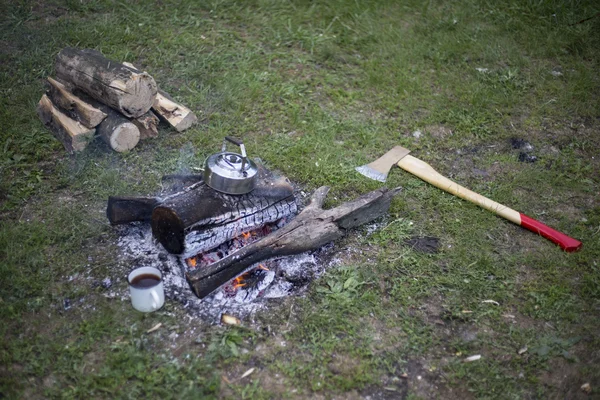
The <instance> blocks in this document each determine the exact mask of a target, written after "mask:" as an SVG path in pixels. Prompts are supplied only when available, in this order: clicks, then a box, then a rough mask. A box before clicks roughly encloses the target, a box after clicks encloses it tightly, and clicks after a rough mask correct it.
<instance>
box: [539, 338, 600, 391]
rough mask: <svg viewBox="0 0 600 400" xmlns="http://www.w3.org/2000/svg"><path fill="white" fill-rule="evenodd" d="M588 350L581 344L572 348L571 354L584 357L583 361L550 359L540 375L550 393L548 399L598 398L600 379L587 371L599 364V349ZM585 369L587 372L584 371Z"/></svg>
mask: <svg viewBox="0 0 600 400" xmlns="http://www.w3.org/2000/svg"><path fill="white" fill-rule="evenodd" d="M589 350H590V349H589V347H588V346H586V345H583V344H580V345H577V346H576V348H575V349H572V353H573V354H575V355H577V356H578V357H581V359H582V360H583V359H584V358H585V361H580V362H573V361H569V360H566V359H564V358H562V357H558V358H555V359H553V360H551V361H550V365H549V367H548V369H547V370H546V371H544V372H543V373H542V374H541V375H540V383H542V384H543V385H544V386H545V387H546V388H547V389H548V390H547V392H548V393H550V397H548V399H557V400H558V399H570V400H571V399H572V400H587V399H594V398H598V396H599V393H600V379H599V378H598V377H597V375H596V377H593V376H592V375H590V374H589V371H595V370H597V368H598V365H600V351H599V350H596V351H594V352H592V353H591V354H590V352H589ZM582 364H583V365H582ZM586 370H587V371H588V373H586V372H585V371H586ZM586 384H587V385H586ZM584 385H586V386H584ZM582 386H583V388H582ZM588 388H589V389H588Z"/></svg>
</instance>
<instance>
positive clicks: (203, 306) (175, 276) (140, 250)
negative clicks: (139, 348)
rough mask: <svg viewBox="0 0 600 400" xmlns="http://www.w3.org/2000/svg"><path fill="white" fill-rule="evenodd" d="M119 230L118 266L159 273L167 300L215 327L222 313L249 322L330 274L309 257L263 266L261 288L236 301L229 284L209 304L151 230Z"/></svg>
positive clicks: (137, 227)
mask: <svg viewBox="0 0 600 400" xmlns="http://www.w3.org/2000/svg"><path fill="white" fill-rule="evenodd" d="M117 229H118V230H119V233H120V238H119V241H118V247H119V248H120V252H119V261H120V262H119V264H122V265H128V266H129V271H130V270H133V269H135V268H138V267H142V266H149V267H154V268H157V269H158V270H160V271H161V273H162V274H163V284H164V288H165V297H166V298H167V299H168V301H171V302H176V303H179V304H181V307H183V308H184V309H185V310H186V311H187V312H188V314H189V315H190V316H191V317H196V318H202V319H204V320H206V321H207V322H210V323H215V324H216V323H218V322H219V321H220V317H221V314H222V313H227V314H231V315H235V316H236V317H238V318H245V317H248V316H251V315H252V314H254V313H255V312H256V311H258V310H261V309H264V308H267V307H269V305H270V303H272V299H276V298H281V297H285V296H289V295H293V294H302V293H304V291H305V290H306V287H307V285H308V284H309V283H310V282H311V281H313V280H314V279H315V278H317V277H319V276H320V275H321V274H322V273H323V272H324V270H325V269H326V266H325V265H323V264H322V263H321V262H320V261H319V260H317V257H315V255H314V254H311V253H309V252H307V253H303V254H299V255H295V256H289V257H282V258H276V259H271V260H266V261H263V262H262V264H265V265H267V266H268V268H269V270H268V271H264V278H263V279H262V281H260V282H259V283H258V284H257V286H256V287H253V288H252V289H246V288H240V289H238V290H237V291H236V292H235V293H234V294H233V295H232V293H231V285H229V284H226V285H224V286H222V287H221V288H219V289H217V290H215V291H214V292H213V293H211V294H210V295H208V296H207V297H205V298H204V299H199V298H198V297H197V296H196V295H195V294H194V292H193V291H192V289H191V287H190V285H189V284H188V282H187V280H186V279H185V275H184V268H185V267H184V262H182V260H181V258H180V256H177V255H174V254H170V253H169V252H167V251H166V250H165V249H164V248H163V247H162V246H161V245H160V243H158V242H157V241H156V240H155V239H154V238H153V236H152V230H151V228H150V226H149V224H145V223H132V224H129V225H124V226H120V227H118V228H117ZM257 266H258V264H256V265H255V266H251V267H250V268H248V270H252V269H253V268H255V267H257ZM129 271H127V272H129ZM124 279H125V278H124ZM228 285H229V286H228ZM114 287H115V286H114V285H113V288H114ZM110 294H111V295H112V296H111V297H113V298H119V297H120V298H121V300H126V301H129V296H128V294H127V293H126V292H124V293H115V292H114V291H113V292H111V293H110Z"/></svg>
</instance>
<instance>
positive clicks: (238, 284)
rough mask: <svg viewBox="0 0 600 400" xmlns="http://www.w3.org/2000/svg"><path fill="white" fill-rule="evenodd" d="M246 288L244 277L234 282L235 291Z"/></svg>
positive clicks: (239, 277)
mask: <svg viewBox="0 0 600 400" xmlns="http://www.w3.org/2000/svg"><path fill="white" fill-rule="evenodd" d="M244 286H246V283H245V282H244V276H243V275H241V276H238V277H237V278H235V279H234V280H233V287H234V288H235V289H237V288H241V287H244Z"/></svg>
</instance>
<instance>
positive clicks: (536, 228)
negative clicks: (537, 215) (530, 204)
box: [521, 213, 581, 253]
mask: <svg viewBox="0 0 600 400" xmlns="http://www.w3.org/2000/svg"><path fill="white" fill-rule="evenodd" d="M521 226H522V227H523V228H526V229H529V230H530V231H532V232H535V233H537V234H539V235H541V236H543V237H545V238H546V239H548V240H550V241H551V242H552V243H555V244H557V245H559V246H560V247H561V248H562V249H563V250H564V251H566V252H568V253H572V252H574V251H577V250H579V249H581V242H580V241H579V240H577V239H573V238H572V237H570V236H567V235H565V234H564V233H562V232H559V231H557V230H556V229H552V228H550V227H549V226H548V225H545V224H543V223H541V222H540V221H538V220H535V219H533V218H531V217H528V216H527V215H525V214H523V213H521Z"/></svg>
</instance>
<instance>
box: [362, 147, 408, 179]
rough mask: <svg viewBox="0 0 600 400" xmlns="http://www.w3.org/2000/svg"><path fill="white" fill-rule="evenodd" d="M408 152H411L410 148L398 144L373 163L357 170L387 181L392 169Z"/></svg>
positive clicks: (372, 177) (373, 177) (369, 176)
mask: <svg viewBox="0 0 600 400" xmlns="http://www.w3.org/2000/svg"><path fill="white" fill-rule="evenodd" d="M408 153H410V150H408V149H407V148H404V147H402V146H396V147H394V148H393V149H391V150H390V151H388V152H387V153H385V154H384V155H382V156H381V157H379V158H378V159H377V160H375V161H373V162H372V163H369V164H367V165H362V166H360V167H356V170H357V171H358V172H360V173H361V174H363V175H364V176H366V177H367V178H371V179H374V180H376V181H379V182H385V180H386V179H387V176H388V173H389V172H390V169H391V168H392V167H393V166H394V165H396V164H397V163H398V161H400V160H401V159H402V158H404V157H405V156H406V155H408Z"/></svg>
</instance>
